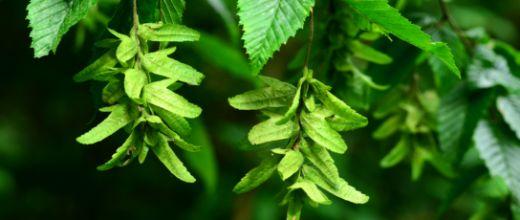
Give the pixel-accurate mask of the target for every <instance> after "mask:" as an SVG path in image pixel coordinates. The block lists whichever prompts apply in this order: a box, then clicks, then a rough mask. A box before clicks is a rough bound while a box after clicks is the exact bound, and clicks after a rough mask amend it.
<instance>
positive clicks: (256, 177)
mask: <svg viewBox="0 0 520 220" xmlns="http://www.w3.org/2000/svg"><path fill="white" fill-rule="evenodd" d="M277 165H278V158H276V157H268V158H266V159H264V160H263V161H262V162H261V163H260V165H258V166H257V167H255V168H253V169H252V170H250V171H249V172H247V174H246V175H245V176H244V177H243V178H242V179H241V180H240V182H238V183H237V185H235V187H234V188H233V192H235V193H245V192H247V191H250V190H252V189H254V188H256V187H258V186H259V185H260V184H262V183H264V182H265V181H266V180H268V179H269V177H271V176H272V175H273V173H274V171H275V170H276V167H277Z"/></svg>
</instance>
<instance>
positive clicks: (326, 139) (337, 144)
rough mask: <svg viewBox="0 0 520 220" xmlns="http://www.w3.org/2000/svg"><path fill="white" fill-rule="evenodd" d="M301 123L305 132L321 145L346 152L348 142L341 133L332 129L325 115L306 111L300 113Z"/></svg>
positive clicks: (338, 151)
mask: <svg viewBox="0 0 520 220" xmlns="http://www.w3.org/2000/svg"><path fill="white" fill-rule="evenodd" d="M300 120H301V124H302V126H303V129H304V130H305V133H306V134H307V135H309V137H310V138H311V139H312V140H313V141H315V142H316V143H318V144H319V145H321V146H323V147H325V148H327V149H329V150H330V151H332V152H335V153H341V154H342V153H345V151H346V150H347V144H345V141H343V138H342V137H341V135H340V134H339V133H338V132H336V131H335V130H334V129H332V128H331V127H330V126H329V124H328V123H327V121H326V120H325V119H324V118H323V117H319V116H317V115H316V114H314V113H304V112H302V113H301V115H300Z"/></svg>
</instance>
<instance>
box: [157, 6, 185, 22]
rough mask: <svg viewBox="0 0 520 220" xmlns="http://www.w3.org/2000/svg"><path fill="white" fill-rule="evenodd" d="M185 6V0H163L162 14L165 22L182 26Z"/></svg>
mask: <svg viewBox="0 0 520 220" xmlns="http://www.w3.org/2000/svg"><path fill="white" fill-rule="evenodd" d="M185 6H186V3H185V2H184V0H161V12H162V15H163V20H164V22H165V23H169V24H180V23H181V22H182V14H183V12H184V8H185Z"/></svg>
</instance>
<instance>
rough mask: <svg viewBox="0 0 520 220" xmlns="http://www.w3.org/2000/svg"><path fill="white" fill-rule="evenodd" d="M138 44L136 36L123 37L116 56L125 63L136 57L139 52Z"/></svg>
mask: <svg viewBox="0 0 520 220" xmlns="http://www.w3.org/2000/svg"><path fill="white" fill-rule="evenodd" d="M137 50H138V45H137V41H136V40H135V39H134V38H130V37H125V38H122V39H121V43H120V44H119V46H117V49H116V57H117V59H118V60H119V62H121V63H124V62H126V61H129V60H130V59H132V58H134V56H135V55H136V54H137Z"/></svg>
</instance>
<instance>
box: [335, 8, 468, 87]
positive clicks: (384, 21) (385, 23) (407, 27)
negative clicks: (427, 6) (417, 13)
mask: <svg viewBox="0 0 520 220" xmlns="http://www.w3.org/2000/svg"><path fill="white" fill-rule="evenodd" d="M344 1H345V2H346V3H348V4H349V6H350V7H351V8H352V9H354V10H355V11H356V12H357V13H359V14H360V15H362V16H364V17H365V18H366V19H368V20H369V21H371V22H373V23H375V24H377V25H379V26H380V27H382V28H383V29H384V30H386V31H388V32H390V33H392V34H393V35H395V36H396V37H398V38H399V39H401V40H403V41H406V42H408V43H410V44H412V45H414V46H416V47H418V48H420V49H422V50H424V51H426V52H429V53H431V54H432V55H433V56H435V57H437V58H439V59H440V60H441V61H442V62H443V63H444V64H445V65H446V67H448V69H449V70H450V71H451V72H453V73H454V74H455V75H457V76H458V77H459V78H460V71H459V69H458V68H457V65H456V64H455V60H454V59H453V55H452V54H451V49H450V48H449V47H448V46H447V45H446V44H445V43H440V42H432V39H431V37H430V35H428V34H426V33H425V32H423V31H422V30H421V28H420V27H419V26H417V25H414V24H412V23H411V22H410V21H409V20H408V19H407V18H405V17H403V16H402V15H401V14H400V13H399V11H398V10H396V9H395V8H393V7H391V6H390V5H389V4H388V1H387V0H371V1H365V0H344Z"/></svg>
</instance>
